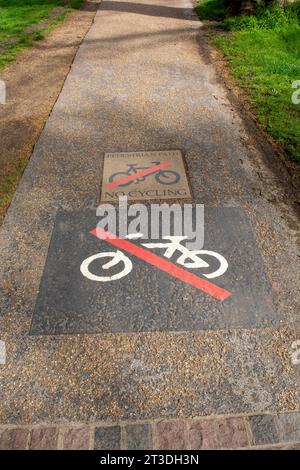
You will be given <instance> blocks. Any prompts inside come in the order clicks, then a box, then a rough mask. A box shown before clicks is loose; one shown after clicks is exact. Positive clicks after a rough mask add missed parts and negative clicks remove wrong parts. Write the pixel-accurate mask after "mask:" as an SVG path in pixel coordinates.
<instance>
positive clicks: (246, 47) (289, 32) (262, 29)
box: [197, 0, 300, 161]
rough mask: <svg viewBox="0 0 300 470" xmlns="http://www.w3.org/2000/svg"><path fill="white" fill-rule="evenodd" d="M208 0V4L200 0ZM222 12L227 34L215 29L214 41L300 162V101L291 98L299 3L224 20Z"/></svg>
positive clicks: (261, 115) (297, 75)
mask: <svg viewBox="0 0 300 470" xmlns="http://www.w3.org/2000/svg"><path fill="white" fill-rule="evenodd" d="M204 2H205V4H207V3H209V2H208V1H207V0H199V4H200V5H201V4H203V3H204ZM210 2H211V3H214V4H218V5H219V6H220V5H223V4H222V3H220V2H221V0H210ZM210 9H211V11H212V6H210ZM214 9H215V10H217V9H216V6H215V7H214ZM197 11H198V13H199V14H200V12H199V9H198V10H197ZM223 11H224V16H223V21H222V23H221V25H222V26H223V28H224V29H225V30H227V31H228V33H227V34H224V33H218V32H216V33H213V35H214V42H215V44H216V45H217V46H218V47H219V48H220V49H221V51H222V52H223V54H224V57H225V58H226V59H227V61H228V63H229V65H230V69H231V71H232V74H233V76H234V77H235V78H236V80H237V83H238V84H239V86H240V87H242V88H244V89H245V90H246V91H247V94H248V96H249V101H250V103H251V104H252V107H253V109H254V111H255V112H256V115H257V116H258V120H259V122H260V124H261V125H262V126H263V127H264V128H265V129H266V130H267V131H268V132H269V133H270V134H271V135H272V136H273V137H274V138H275V139H276V140H277V141H278V142H279V143H281V144H282V145H283V146H284V147H285V149H286V150H287V151H288V152H289V153H290V155H291V156H292V158H293V159H295V160H298V161H300V104H299V105H296V104H293V103H292V100H291V96H292V93H293V92H294V91H295V89H293V88H292V82H294V81H296V80H300V2H298V3H296V4H292V5H290V6H287V7H285V8H284V9H283V8H280V7H276V6H272V7H270V8H268V9H262V8H259V9H258V10H257V12H256V13H255V14H254V15H251V16H240V17H227V18H225V19H224V17H225V10H223ZM200 18H201V14H200ZM210 19H212V17H211V18H210Z"/></svg>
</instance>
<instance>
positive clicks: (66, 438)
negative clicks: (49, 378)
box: [0, 412, 300, 451]
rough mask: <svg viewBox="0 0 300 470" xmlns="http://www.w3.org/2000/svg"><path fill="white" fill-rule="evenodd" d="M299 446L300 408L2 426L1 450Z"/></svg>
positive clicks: (271, 447) (292, 447)
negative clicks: (123, 420)
mask: <svg viewBox="0 0 300 470" xmlns="http://www.w3.org/2000/svg"><path fill="white" fill-rule="evenodd" d="M29 449H30V450H38V449H43V450H54V449H58V450H92V449H96V450H154V449H157V450H181V451H184V450H221V449H234V450H236V449H264V450H265V449H274V450H276V449H277V450H300V412H289V413H279V414H262V415H240V416H215V417H213V418H212V417H203V418H193V419H184V418H181V419H172V420H155V421H149V422H144V421H143V422H120V423H116V424H114V425H106V424H105V425H104V424H103V423H101V424H91V425H86V424H81V425H79V424H76V425H68V426H60V425H57V426H54V425H51V426H46V425H45V426H32V427H30V426H16V427H13V426H9V427H8V426H7V427H5V426H0V450H29Z"/></svg>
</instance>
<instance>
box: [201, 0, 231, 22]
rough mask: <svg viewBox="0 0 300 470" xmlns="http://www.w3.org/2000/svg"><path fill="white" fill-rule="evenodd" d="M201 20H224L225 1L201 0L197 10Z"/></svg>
mask: <svg viewBox="0 0 300 470" xmlns="http://www.w3.org/2000/svg"><path fill="white" fill-rule="evenodd" d="M195 10H196V12H197V13H198V15H199V17H200V18H201V20H222V19H223V18H225V4H224V1H223V0H201V1H199V2H198V4H197V5H196V8H195Z"/></svg>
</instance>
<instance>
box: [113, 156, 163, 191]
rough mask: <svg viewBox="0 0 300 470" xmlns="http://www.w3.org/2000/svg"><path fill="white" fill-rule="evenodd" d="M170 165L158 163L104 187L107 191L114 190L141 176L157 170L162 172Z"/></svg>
mask: <svg viewBox="0 0 300 470" xmlns="http://www.w3.org/2000/svg"><path fill="white" fill-rule="evenodd" d="M171 165H172V162H163V163H160V164H159V165H154V166H152V167H151V168H147V169H146V170H141V171H138V172H137V173H134V174H133V175H130V176H125V177H124V178H120V179H119V180H117V181H114V182H112V183H108V184H107V185H106V187H107V188H108V189H112V188H115V187H116V186H120V185H122V184H125V183H129V181H133V180H136V179H138V178H141V177H143V176H148V175H151V173H156V172H157V170H163V169H164V168H168V167H169V166H171Z"/></svg>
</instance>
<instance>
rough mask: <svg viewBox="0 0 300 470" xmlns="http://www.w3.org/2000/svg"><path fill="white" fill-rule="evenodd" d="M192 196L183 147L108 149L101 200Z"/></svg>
mask: <svg viewBox="0 0 300 470" xmlns="http://www.w3.org/2000/svg"><path fill="white" fill-rule="evenodd" d="M120 196H127V198H128V200H132V201H137V200H141V201H145V200H153V199H191V192H190V188H189V185H188V180H187V175H186V172H185V168H184V163H183V159H182V154H181V151H180V150H162V151H153V152H120V153H106V154H105V156H104V165H103V175H102V187H101V201H105V202H118V198H119V197H120Z"/></svg>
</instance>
